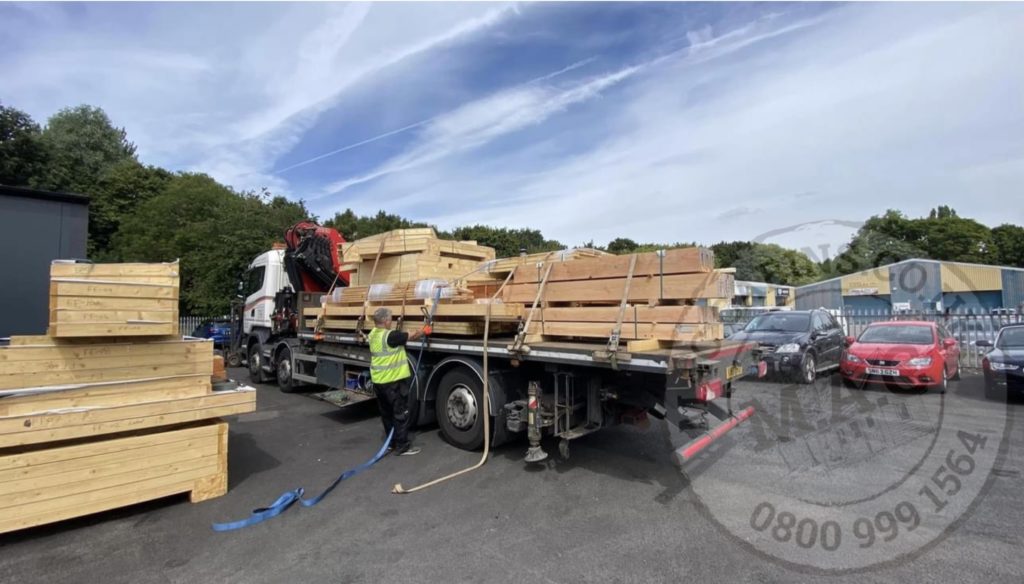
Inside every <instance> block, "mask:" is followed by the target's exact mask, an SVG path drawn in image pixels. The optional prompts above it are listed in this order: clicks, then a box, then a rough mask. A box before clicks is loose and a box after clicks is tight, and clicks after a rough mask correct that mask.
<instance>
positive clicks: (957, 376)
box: [950, 358, 962, 381]
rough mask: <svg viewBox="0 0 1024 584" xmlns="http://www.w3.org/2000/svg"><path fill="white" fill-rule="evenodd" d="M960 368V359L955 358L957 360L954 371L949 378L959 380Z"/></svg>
mask: <svg viewBox="0 0 1024 584" xmlns="http://www.w3.org/2000/svg"><path fill="white" fill-rule="evenodd" d="M961 368H962V365H960V359H959V358H957V360H956V371H954V372H953V376H952V377H950V379H952V380H953V381H960V369H961Z"/></svg>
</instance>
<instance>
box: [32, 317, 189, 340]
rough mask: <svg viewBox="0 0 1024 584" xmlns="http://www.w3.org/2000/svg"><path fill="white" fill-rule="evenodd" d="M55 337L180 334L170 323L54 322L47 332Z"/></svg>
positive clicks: (175, 323) (175, 322) (173, 323)
mask: <svg viewBox="0 0 1024 584" xmlns="http://www.w3.org/2000/svg"><path fill="white" fill-rule="evenodd" d="M47 332H48V334H49V335H51V336H55V337H114V336H127V335H142V336H150V335H153V336H160V335H174V334H177V333H178V322H177V321H174V322H169V323H102V322H99V323H97V322H53V323H50V328H49V330H48V331H47Z"/></svg>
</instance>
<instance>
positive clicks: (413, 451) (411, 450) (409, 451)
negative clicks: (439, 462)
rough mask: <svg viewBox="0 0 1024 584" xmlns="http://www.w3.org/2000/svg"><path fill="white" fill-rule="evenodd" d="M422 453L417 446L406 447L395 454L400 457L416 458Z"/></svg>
mask: <svg viewBox="0 0 1024 584" xmlns="http://www.w3.org/2000/svg"><path fill="white" fill-rule="evenodd" d="M419 453H420V449H419V448H417V447H415V446H406V447H405V448H402V449H401V450H396V451H395V454H397V455H398V456H415V455H417V454H419Z"/></svg>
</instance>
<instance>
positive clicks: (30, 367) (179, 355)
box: [0, 349, 213, 387]
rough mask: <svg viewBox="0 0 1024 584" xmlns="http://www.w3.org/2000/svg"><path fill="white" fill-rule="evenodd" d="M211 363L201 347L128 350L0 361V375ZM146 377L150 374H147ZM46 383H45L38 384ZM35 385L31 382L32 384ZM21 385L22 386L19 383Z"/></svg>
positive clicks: (211, 358)
mask: <svg viewBox="0 0 1024 584" xmlns="http://www.w3.org/2000/svg"><path fill="white" fill-rule="evenodd" d="M207 361H208V362H210V363H211V366H210V367H211V371H212V367H213V365H212V363H213V355H212V354H211V353H209V352H203V351H201V350H189V349H186V350H184V351H176V352H174V353H154V354H148V355H147V354H131V355H117V356H113V357H89V358H86V359H62V358H57V359H35V360H31V361H0V376H3V375H16V374H33V375H35V374H38V375H43V376H45V375H47V374H49V373H53V372H57V371H89V370H100V369H123V368H125V367H145V366H149V365H176V364H179V363H205V362H207ZM146 377H152V376H151V375H150V376H146ZM39 385H46V384H39ZM34 386H38V385H33V386H30V387H34ZM19 387H24V386H19Z"/></svg>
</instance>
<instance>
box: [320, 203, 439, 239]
mask: <svg viewBox="0 0 1024 584" xmlns="http://www.w3.org/2000/svg"><path fill="white" fill-rule="evenodd" d="M324 225H325V226H327V227H333V228H334V229H337V230H338V232H339V233H341V235H342V236H343V237H344V238H345V239H346V240H348V241H353V240H356V239H360V238H362V237H369V236H371V235H377V234H378V233H384V232H385V231H391V230H394V229H411V228H413V227H431V226H430V225H427V224H426V223H420V222H417V221H410V220H409V219H405V218H403V217H399V216H398V215H394V214H392V213H387V212H385V211H384V210H380V211H377V214H376V215H367V216H360V215H356V213H355V211H353V210H352V209H345V211H344V212H342V213H336V214H335V215H334V217H332V218H330V219H328V220H327V221H325V222H324Z"/></svg>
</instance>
